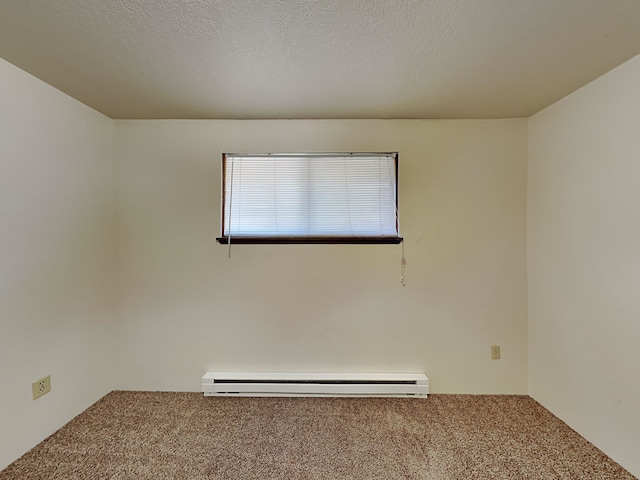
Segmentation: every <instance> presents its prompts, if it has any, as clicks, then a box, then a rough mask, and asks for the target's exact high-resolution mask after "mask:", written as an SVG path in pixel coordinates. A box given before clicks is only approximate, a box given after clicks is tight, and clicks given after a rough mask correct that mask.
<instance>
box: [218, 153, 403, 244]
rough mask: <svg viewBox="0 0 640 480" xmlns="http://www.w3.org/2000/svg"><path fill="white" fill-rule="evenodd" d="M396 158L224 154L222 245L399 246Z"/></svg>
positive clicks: (383, 155) (379, 155)
mask: <svg viewBox="0 0 640 480" xmlns="http://www.w3.org/2000/svg"><path fill="white" fill-rule="evenodd" d="M397 160H398V158H397V154H396V153H375V154H369V153H367V154H364V153H353V154H350V153H346V154H268V155H267V154H265V155H251V154H225V155H223V182H224V184H223V186H224V188H223V199H222V205H223V207H222V237H221V238H219V239H218V240H219V241H220V242H221V243H229V242H231V243H234V242H235V243H242V242H243V241H255V242H260V243H262V242H264V241H266V240H271V241H299V242H305V241H318V242H324V241H332V240H333V241H335V242H339V243H342V242H345V243H346V242H348V241H350V240H351V241H360V242H362V243H398V242H399V241H400V240H401V239H400V238H399V235H398V233H399V232H398V215H397Z"/></svg>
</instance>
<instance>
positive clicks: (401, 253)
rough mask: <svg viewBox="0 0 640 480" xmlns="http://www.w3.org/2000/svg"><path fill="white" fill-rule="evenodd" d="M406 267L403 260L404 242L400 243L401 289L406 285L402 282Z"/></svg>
mask: <svg viewBox="0 0 640 480" xmlns="http://www.w3.org/2000/svg"><path fill="white" fill-rule="evenodd" d="M406 267H407V260H406V259H405V258H404V240H403V241H401V242H400V283H401V284H402V286H403V287H406V286H407V284H406V283H405V281H404V271H405V269H406Z"/></svg>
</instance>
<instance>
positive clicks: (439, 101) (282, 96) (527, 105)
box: [0, 0, 640, 119]
mask: <svg viewBox="0 0 640 480" xmlns="http://www.w3.org/2000/svg"><path fill="white" fill-rule="evenodd" d="M638 53H640V0H0V57H2V58H4V59H6V60H8V61H9V62H11V63H13V64H15V65H17V66H19V67H20V68H22V69H24V70H26V71H27V72H30V73H32V74H33V75H35V76H36V77H38V78H40V79H42V80H44V81H45V82H47V83H50V84H51V85H53V86H55V87H57V88H59V89H60V90H62V91H64V92H66V93H68V94H69V95H71V96H72V97H75V98H77V99H78V100H80V101H81V102H83V103H86V104H87V105H90V106H91V107H93V108H95V109H96V110H98V111H100V112H102V113H104V114H106V115H108V116H109V117H111V118H118V119H122V118H501V117H526V116H529V115H531V114H533V113H535V112H537V111H539V110H541V109H542V108H544V107H545V106H547V105H549V104H551V103H553V102H554V101H556V100H558V99H560V98H562V97H563V96H565V95H566V94H568V93H570V92H572V91H573V90H576V89H577V88H579V87H581V86H582V85H584V84H586V83H588V82H589V81H591V80H593V79H594V78H596V77H598V76H599V75H601V74H603V73H605V72H607V71H608V70H610V69H611V68H613V67H615V66H617V65H619V64H620V63H622V62H624V61H625V60H627V59H629V58H631V57H633V56H635V55H637V54H638ZM0 80H1V79H0Z"/></svg>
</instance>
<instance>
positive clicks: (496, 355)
mask: <svg viewBox="0 0 640 480" xmlns="http://www.w3.org/2000/svg"><path fill="white" fill-rule="evenodd" d="M491 360H500V345H491Z"/></svg>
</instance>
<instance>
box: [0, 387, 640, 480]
mask: <svg viewBox="0 0 640 480" xmlns="http://www.w3.org/2000/svg"><path fill="white" fill-rule="evenodd" d="M507 478H514V479H554V480H555V479H598V480H606V479H616V480H621V479H633V478H635V477H633V476H632V475H630V474H629V473H628V472H626V471H625V470H623V469H622V468H621V467H620V466H619V465H618V464H616V463H615V462H613V461H612V460H611V459H609V458H608V457H607V456H606V455H604V454H603V453H602V452H601V451H599V450H598V449H596V448H595V447H594V446H593V445H592V444H590V443H589V442H587V441H586V440H584V439H583V438H582V437H580V436H579V435H578V434H576V433H575V432H574V431H573V430H571V429H570V428H569V427H568V426H567V425H565V424H564V423H563V422H561V421H560V420H558V419H557V418H556V417H554V416H553V415H551V414H550V413H549V412H548V411H547V410H545V409H544V408H543V407H542V406H540V405H539V404H538V403H536V402H535V401H534V400H532V399H531V398H529V397H526V396H511V395H506V396H504V395H500V396H498V395H481V396H473V395H431V396H429V398H428V399H426V400H421V399H415V400H414V399H348V398H221V397H216V398H213V397H207V398H205V397H204V396H203V395H202V394H198V393H150V392H112V393H110V394H109V395H107V396H105V397H104V398H102V399H101V400H100V401H98V402H97V403H96V404H94V405H93V406H92V407H90V408H89V409H88V410H86V411H85V412H83V413H82V414H81V415H79V416H78V417H76V418H75V419H73V420H72V421H71V422H70V423H68V424H67V425H65V426H64V427H63V428H62V429H60V430H59V431H58V432H56V433H54V434H53V435H52V436H50V437H49V438H47V439H46V440H45V441H43V442H42V443H40V444H39V445H37V446H36V447H35V448H34V449H32V450H31V451H29V452H28V453H27V454H25V455H24V456H23V457H21V458H20V459H18V460H17V461H15V462H14V463H12V464H11V465H9V467H7V468H6V469H5V470H3V471H2V472H0V480H9V479H29V480H40V479H47V480H51V479H136V480H145V479H154V480H161V479H193V480H198V479H288V480H297V479H332V480H333V479H385V480H391V479H433V480H436V479H461V480H463V479H464V480H470V479H507Z"/></svg>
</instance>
